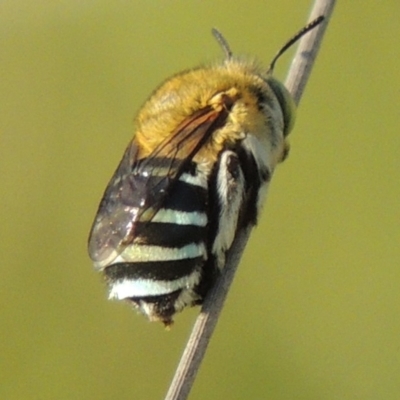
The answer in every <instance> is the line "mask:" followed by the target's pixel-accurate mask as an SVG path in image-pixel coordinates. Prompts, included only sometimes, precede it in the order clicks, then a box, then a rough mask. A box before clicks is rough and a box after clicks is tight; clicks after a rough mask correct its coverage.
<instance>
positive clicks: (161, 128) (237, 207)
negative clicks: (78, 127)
mask: <svg viewBox="0 0 400 400" xmlns="http://www.w3.org/2000/svg"><path fill="white" fill-rule="evenodd" d="M321 20H322V19H321V18H319V19H318V20H315V21H314V22H313V23H311V24H310V25H308V26H307V27H305V28H304V29H303V30H302V31H301V32H299V33H298V34H297V35H296V36H295V37H294V38H293V39H291V41H289V42H288V43H287V45H285V46H284V47H283V48H282V50H281V51H280V52H279V53H278V54H277V56H276V57H275V58H274V59H273V61H272V63H271V65H270V68H269V70H268V72H264V71H263V70H262V69H260V68H259V67H258V66H257V65H256V64H255V63H254V62H250V61H246V60H242V59H239V58H236V57H233V56H232V53H231V50H230V48H229V46H228V44H227V42H226V41H225V39H224V38H223V37H222V35H221V34H220V33H219V32H218V31H214V35H215V36H216V38H217V40H218V41H219V43H220V44H221V46H222V48H223V50H224V51H225V53H226V58H225V60H224V61H223V62H219V63H216V64H214V65H211V66H208V67H199V68H195V69H192V70H188V71H185V72H182V73H180V74H178V75H176V76H173V77H172V78H170V79H168V80H167V81H165V82H164V83H163V84H162V85H161V86H160V87H159V88H158V89H156V90H155V92H154V93H153V94H152V95H151V96H150V98H149V99H148V100H147V101H146V102H145V104H144V105H143V107H142V108H141V110H140V111H139V113H138V115H137V117H136V121H135V125H136V133H135V136H134V138H133V140H132V141H131V142H130V143H129V145H128V147H127V149H126V151H125V154H124V156H123V158H122V161H121V162H120V164H119V166H118V168H117V170H116V171H115V173H114V175H113V177H112V178H111V181H110V183H109V184H108V186H107V188H106V190H105V193H104V196H103V199H102V200H101V203H100V206H99V209H98V212H97V215H96V218H95V221H94V223H93V227H92V230H91V233H90V238H89V254H90V257H91V259H92V261H93V263H94V266H95V268H96V269H97V270H99V271H102V272H103V273H104V276H105V279H106V281H107V283H108V285H109V293H110V294H109V297H110V298H112V299H118V300H126V301H128V302H130V303H131V304H133V305H134V306H135V307H136V308H137V309H138V310H140V311H141V312H142V313H143V314H145V315H146V316H147V317H148V318H149V319H150V320H159V321H162V322H163V323H164V324H165V325H166V326H168V325H170V324H171V323H172V318H173V316H174V314H175V313H177V312H179V311H181V310H182V309H183V308H184V307H186V306H192V305H198V304H201V303H202V301H203V299H204V297H205V295H206V294H207V291H208V290H209V288H210V287H211V285H212V284H213V282H214V281H215V279H216V278H217V277H218V274H219V272H220V271H221V270H222V268H223V267H224V265H225V257H226V253H227V251H228V250H229V249H230V247H231V244H232V242H233V240H234V237H235V234H236V232H237V231H238V229H241V228H242V227H245V226H248V225H254V224H255V223H256V222H257V217H258V214H259V211H260V208H261V205H262V203H263V201H264V198H265V195H266V192H267V189H268V185H269V182H270V180H271V177H272V175H273V172H274V170H275V167H276V165H277V164H278V163H279V162H281V161H283V160H284V159H285V157H286V156H287V154H288V149H289V146H288V143H287V141H286V137H287V135H288V134H289V132H290V130H291V128H292V126H293V122H294V114H295V106H294V103H293V101H292V99H291V97H290V95H289V93H288V92H287V90H286V88H285V87H284V86H283V84H281V83H280V82H279V81H277V80H276V79H275V78H274V77H273V76H272V71H273V67H274V64H275V62H276V60H277V58H278V57H279V56H280V54H282V52H283V51H284V50H286V48H287V47H289V46H290V45H291V44H292V43H293V42H294V41H296V40H297V39H298V38H299V37H300V36H302V35H303V34H305V33H306V32H307V31H309V30H310V29H312V28H313V27H314V26H316V25H317V24H318V23H320V22H321Z"/></svg>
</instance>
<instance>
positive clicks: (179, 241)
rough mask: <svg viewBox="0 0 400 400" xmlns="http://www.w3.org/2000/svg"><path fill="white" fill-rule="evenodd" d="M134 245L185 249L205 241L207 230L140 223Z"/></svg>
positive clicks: (199, 227) (201, 227)
mask: <svg viewBox="0 0 400 400" xmlns="http://www.w3.org/2000/svg"><path fill="white" fill-rule="evenodd" d="M135 225H136V226H135V229H136V231H137V236H136V237H135V239H134V243H135V244H138V245H140V244H141V245H151V246H162V247H183V246H186V245H188V244H190V243H200V242H201V241H204V238H205V235H206V228H205V227H203V226H197V225H180V224H178V223H168V222H138V223H136V224H135Z"/></svg>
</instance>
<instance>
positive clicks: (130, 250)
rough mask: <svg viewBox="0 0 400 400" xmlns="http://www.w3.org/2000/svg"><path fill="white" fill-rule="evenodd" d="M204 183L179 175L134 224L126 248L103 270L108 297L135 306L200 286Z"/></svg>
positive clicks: (204, 256) (203, 254)
mask: <svg viewBox="0 0 400 400" xmlns="http://www.w3.org/2000/svg"><path fill="white" fill-rule="evenodd" d="M150 179H151V178H150ZM205 182H206V181H205V180H204V179H202V178H201V176H199V175H196V174H189V173H184V174H182V175H181V176H180V178H179V179H178V180H177V181H176V182H175V183H174V185H173V189H172V190H171V191H170V192H169V193H168V194H167V196H166V197H165V199H164V200H163V202H162V206H161V208H160V209H159V210H158V211H157V213H156V214H155V215H154V217H153V218H152V219H151V220H150V221H140V220H139V221H137V222H135V227H134V232H135V234H134V237H133V240H132V243H131V244H129V245H127V246H126V248H125V249H124V251H123V252H122V253H121V254H120V255H119V256H118V257H117V259H116V260H115V261H114V262H113V264H112V265H110V266H108V267H107V268H105V271H104V272H105V275H106V278H107V280H108V282H109V284H110V288H111V289H110V297H111V298H117V299H127V298H129V299H132V300H134V301H139V300H143V299H144V298H148V297H151V296H153V297H154V296H156V297H158V296H165V295H168V294H171V293H174V292H177V291H181V290H182V289H187V288H194V287H195V286H196V285H197V284H198V283H199V282H200V279H201V269H202V266H203V265H204V262H205V261H206V259H207V245H206V240H207V224H208V217H207V203H208V192H207V186H206V185H207V184H206V183H205Z"/></svg>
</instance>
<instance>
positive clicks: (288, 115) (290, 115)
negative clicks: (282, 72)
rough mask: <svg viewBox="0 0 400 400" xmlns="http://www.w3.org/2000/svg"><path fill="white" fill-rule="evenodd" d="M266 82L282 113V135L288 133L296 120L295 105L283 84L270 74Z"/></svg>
mask: <svg viewBox="0 0 400 400" xmlns="http://www.w3.org/2000/svg"><path fill="white" fill-rule="evenodd" d="M267 83H268V84H269V86H270V88H271V89H272V91H273V92H274V94H275V96H276V98H277V99H278V101H279V104H280V106H281V109H282V114H283V136H285V137H286V136H287V135H289V133H290V131H291V130H292V128H293V125H294V122H295V120H296V105H295V103H294V101H293V98H292V96H291V95H290V93H289V92H288V90H287V89H286V87H285V85H284V84H283V83H281V82H279V81H278V80H277V79H275V78H274V77H272V76H269V77H268V79H267Z"/></svg>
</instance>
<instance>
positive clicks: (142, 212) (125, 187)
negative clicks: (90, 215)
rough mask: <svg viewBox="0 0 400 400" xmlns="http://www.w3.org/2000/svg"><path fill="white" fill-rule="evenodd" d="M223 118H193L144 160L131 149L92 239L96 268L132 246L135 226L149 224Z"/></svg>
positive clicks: (221, 114)
mask: <svg viewBox="0 0 400 400" xmlns="http://www.w3.org/2000/svg"><path fill="white" fill-rule="evenodd" d="M227 115H228V110H226V109H225V108H222V109H221V110H219V111H216V110H215V109H214V108H213V107H206V108H203V109H201V110H199V111H197V112H195V113H194V114H193V115H191V116H190V117H189V118H187V119H186V120H184V121H183V122H182V123H181V124H180V125H179V126H178V127H177V129H176V130H175V132H174V133H173V134H172V135H171V136H169V137H168V138H167V139H165V140H164V141H163V142H162V143H161V144H160V145H159V146H157V147H156V149H155V150H154V151H153V152H152V153H151V154H150V155H149V156H148V157H146V158H143V159H138V154H139V151H138V147H137V145H136V143H135V141H134V140H133V141H132V142H131V143H130V145H129V146H128V148H127V149H126V151H125V154H124V156H123V158H122V160H121V163H120V164H119V166H118V168H117V170H116V171H115V173H114V175H113V177H112V178H111V181H110V183H109V184H108V186H107V188H106V191H105V193H104V195H103V198H102V200H101V202H100V206H99V209H98V211H97V215H96V218H95V221H94V223H93V226H92V230H91V233H90V237H89V255H90V257H91V258H92V260H93V261H94V262H95V265H97V267H99V268H104V267H106V266H107V265H109V264H110V263H111V262H112V261H113V260H114V259H115V258H116V257H117V256H118V255H119V254H121V252H122V251H123V250H124V249H125V248H126V246H127V245H129V244H130V243H132V241H133V240H134V238H135V236H136V233H137V232H136V228H137V225H138V224H137V222H138V221H140V222H146V221H151V219H152V218H153V217H154V215H155V214H156V213H157V211H158V210H159V209H160V208H162V205H163V202H164V201H165V199H166V197H167V196H168V195H169V193H170V192H171V190H173V183H174V182H175V181H176V180H177V179H179V176H180V175H181V174H182V173H183V171H184V170H185V168H186V167H187V166H188V165H189V163H190V162H191V161H192V159H193V157H194V156H195V154H196V153H197V152H198V151H199V150H200V149H201V147H202V146H203V145H204V144H205V143H206V141H207V140H208V139H209V137H210V136H211V135H212V133H213V132H214V131H215V130H216V129H218V128H220V127H221V126H222V125H223V124H224V123H225V121H226V118H227ZM141 226H143V224H141Z"/></svg>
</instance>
